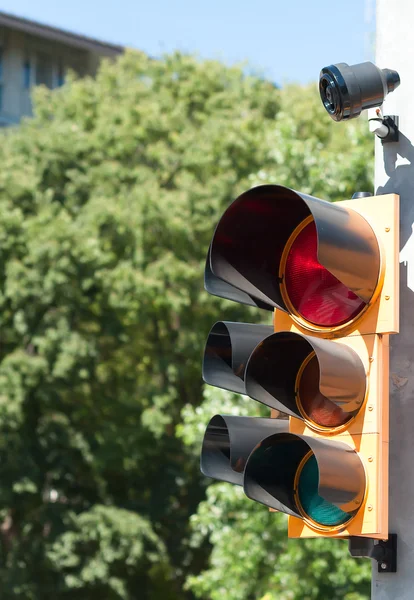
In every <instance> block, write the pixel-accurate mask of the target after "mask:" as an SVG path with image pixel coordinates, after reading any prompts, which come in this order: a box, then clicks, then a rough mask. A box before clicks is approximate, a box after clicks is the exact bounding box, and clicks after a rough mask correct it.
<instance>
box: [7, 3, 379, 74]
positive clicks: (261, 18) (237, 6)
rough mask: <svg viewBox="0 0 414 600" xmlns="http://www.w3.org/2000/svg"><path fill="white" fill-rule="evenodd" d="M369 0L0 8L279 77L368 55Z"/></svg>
mask: <svg viewBox="0 0 414 600" xmlns="http://www.w3.org/2000/svg"><path fill="white" fill-rule="evenodd" d="M374 4H375V0H348V1H347V2H346V3H344V2H335V1H334V0H285V1H282V0H208V1H206V0H149V1H148V0H146V1H145V2H144V1H142V0H71V1H70V2H67V1H65V0H60V1H58V2H57V1H56V0H0V10H3V11H5V12H10V13H13V14H15V15H18V16H24V17H27V18H30V19H33V20H37V21H40V22H42V23H46V24H49V25H54V26H56V27H61V28H64V29H68V30H70V31H74V32H76V33H82V34H84V35H89V36H91V37H96V38H98V39H102V40H105V41H109V42H115V43H119V44H124V45H127V46H133V47H135V48H139V49H141V50H144V51H146V52H148V53H149V54H151V55H153V56H158V55H160V54H163V53H165V52H171V51H172V50H174V49H179V50H182V51H185V52H192V53H193V52H194V53H197V54H198V55H199V56H201V57H203V58H218V59H220V60H222V61H223V62H226V63H228V64H232V63H234V62H242V61H247V62H248V64H249V65H250V66H251V67H252V68H253V70H254V71H256V72H259V73H261V74H263V75H264V76H266V77H268V78H269V79H271V80H272V81H274V82H275V83H278V84H283V83H284V82H286V81H298V82H301V83H306V82H309V81H313V80H317V78H318V75H319V71H320V69H321V68H322V67H323V66H326V65H327V64H331V63H335V62H348V63H349V64H352V63H356V62H362V61H364V60H372V59H373V31H374Z"/></svg>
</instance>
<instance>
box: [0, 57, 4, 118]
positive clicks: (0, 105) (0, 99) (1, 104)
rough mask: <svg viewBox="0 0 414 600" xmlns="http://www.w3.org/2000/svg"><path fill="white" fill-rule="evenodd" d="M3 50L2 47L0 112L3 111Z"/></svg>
mask: <svg viewBox="0 0 414 600" xmlns="http://www.w3.org/2000/svg"><path fill="white" fill-rule="evenodd" d="M3 54H4V53H3V48H1V47H0V110H3V83H4V81H3V70H4V69H3V62H4V61H3Z"/></svg>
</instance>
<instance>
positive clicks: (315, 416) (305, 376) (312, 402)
mask: <svg viewBox="0 0 414 600" xmlns="http://www.w3.org/2000/svg"><path fill="white" fill-rule="evenodd" d="M319 379H320V371H319V363H318V359H317V358H316V356H315V355H314V356H313V357H312V358H311V359H310V360H309V361H308V362H307V363H306V365H305V368H304V369H303V371H302V373H301V375H300V379H299V382H298V402H299V404H300V408H301V409H302V411H303V413H304V417H305V418H306V419H309V420H310V421H312V422H313V423H316V425H320V426H322V427H339V426H340V425H344V424H345V423H346V422H347V421H349V419H351V418H352V414H351V413H347V412H345V411H344V410H342V408H341V407H340V406H338V405H337V404H335V402H332V400H329V398H327V397H326V396H324V395H323V394H321V391H320V389H319Z"/></svg>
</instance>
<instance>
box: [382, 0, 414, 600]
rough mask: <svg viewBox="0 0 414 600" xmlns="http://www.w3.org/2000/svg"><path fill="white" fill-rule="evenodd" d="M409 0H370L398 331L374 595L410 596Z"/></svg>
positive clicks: (413, 56)
mask: <svg viewBox="0 0 414 600" xmlns="http://www.w3.org/2000/svg"><path fill="white" fill-rule="evenodd" d="M413 28H414V1H413V0H377V34H376V64H377V66H379V67H381V68H390V69H395V70H396V71H398V72H399V74H400V77H401V85H400V87H399V88H398V89H397V90H396V91H395V92H393V93H392V94H390V95H389V96H388V97H387V99H386V101H385V103H384V105H383V109H382V111H383V114H384V115H398V116H399V120H400V121H399V125H400V140H399V142H396V143H391V144H385V145H384V146H382V145H381V142H380V141H379V140H378V139H377V140H376V149H375V187H376V188H377V193H378V194H381V193H389V192H395V193H397V194H399V195H400V197H401V220H400V234H401V245H400V275H401V287H400V298H401V310H400V332H401V333H400V334H399V335H394V336H390V344H391V363H390V377H391V379H390V495H389V514H390V522H389V523H390V527H389V531H390V532H391V533H396V534H397V535H398V549H397V573H383V574H380V573H378V572H377V563H376V562H375V561H374V563H373V573H372V598H373V600H389V599H393V600H412V599H413V598H414V147H413V145H412V142H414V36H413Z"/></svg>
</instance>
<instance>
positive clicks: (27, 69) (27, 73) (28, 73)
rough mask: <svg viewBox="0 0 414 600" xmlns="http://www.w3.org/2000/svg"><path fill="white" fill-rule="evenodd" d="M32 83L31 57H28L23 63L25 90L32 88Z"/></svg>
mask: <svg viewBox="0 0 414 600" xmlns="http://www.w3.org/2000/svg"><path fill="white" fill-rule="evenodd" d="M31 83H32V65H31V63H30V59H29V58H26V60H25V61H24V63H23V86H24V89H25V90H28V89H30V86H31Z"/></svg>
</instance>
